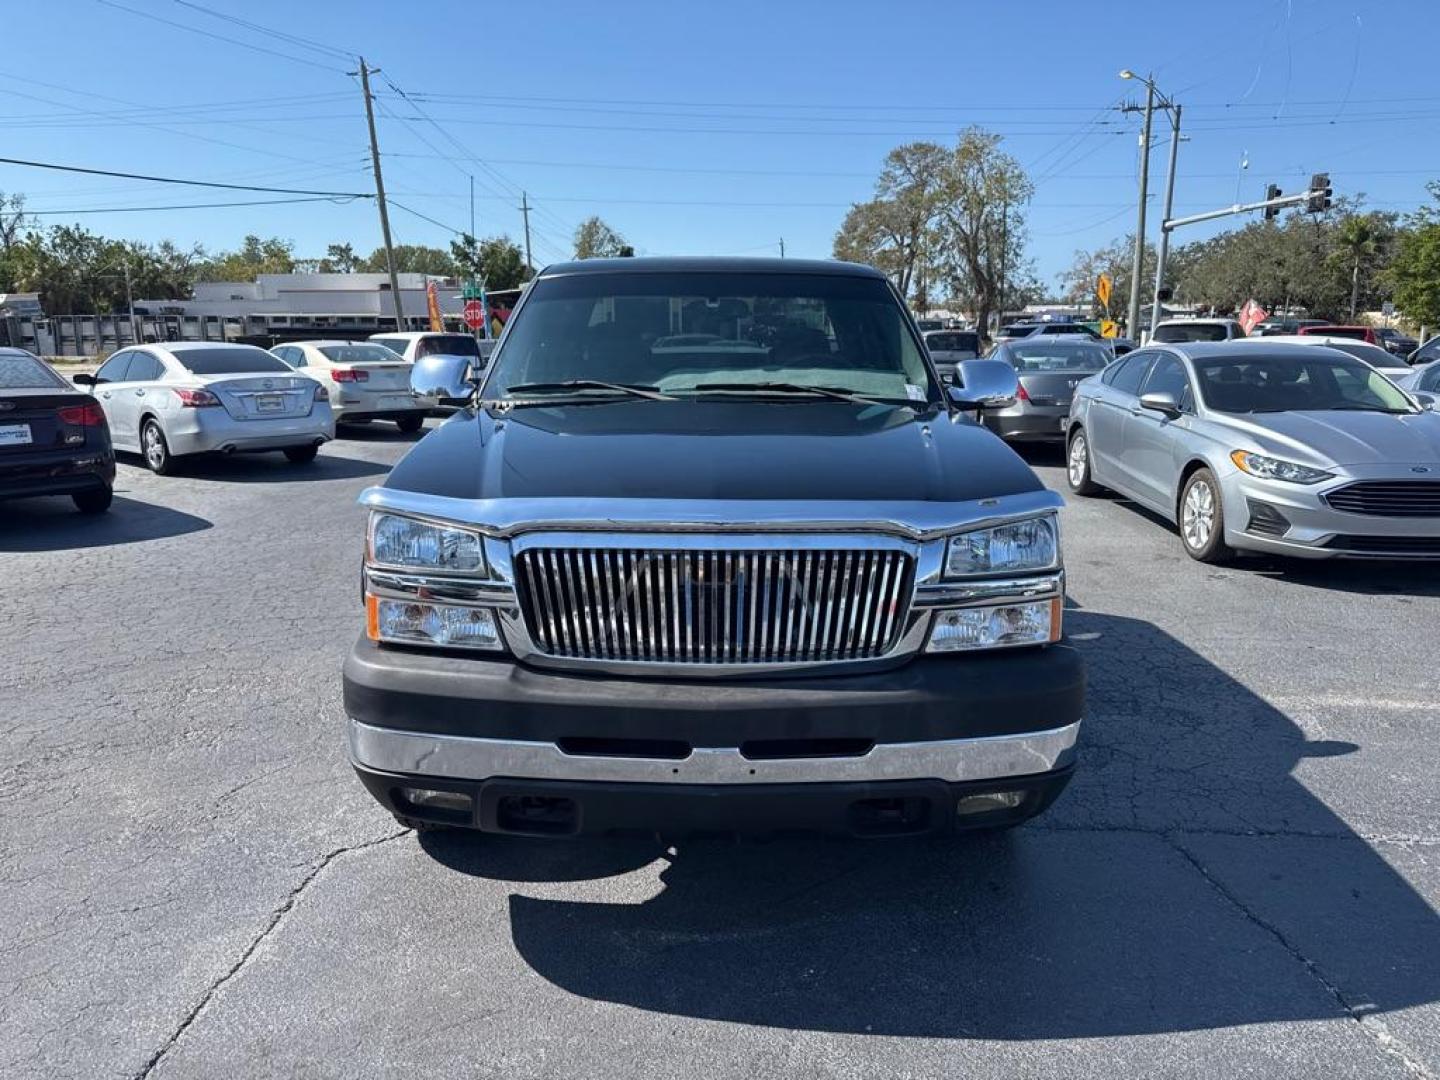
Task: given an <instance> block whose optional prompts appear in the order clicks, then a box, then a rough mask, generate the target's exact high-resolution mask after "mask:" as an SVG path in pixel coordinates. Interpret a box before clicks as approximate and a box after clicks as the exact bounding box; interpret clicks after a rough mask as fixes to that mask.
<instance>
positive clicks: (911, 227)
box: [834, 142, 949, 310]
mask: <svg viewBox="0 0 1440 1080" xmlns="http://www.w3.org/2000/svg"><path fill="white" fill-rule="evenodd" d="M948 162H949V152H948V151H947V150H946V149H945V148H944V147H943V146H940V145H938V144H936V143H930V142H915V143H906V144H905V145H904V146H897V147H896V148H895V149H894V150H891V151H890V153H889V154H887V155H886V156H885V163H884V165H883V166H882V167H881V170H880V176H879V178H878V179H877V180H876V181H875V198H874V199H872V200H870V201H869V202H864V203H856V204H855V205H854V206H852V207H851V208H850V211H849V212H848V213H847V214H846V215H845V220H844V221H843V222H842V223H841V225H840V231H839V232H838V233H836V235H835V244H834V252H835V257H836V258H837V259H845V260H847V261H849V262H861V263H866V264H868V265H870V266H873V267H875V268H876V269H877V270H880V271H882V272H883V273H885V274H886V275H887V276H888V277H889V278H890V280H891V281H893V282H894V283H895V288H896V289H898V290H899V292H900V295H901V296H904V297H906V298H907V299H910V300H911V302H912V303H913V304H914V305H915V306H916V308H917V309H919V310H924V309H925V308H926V307H928V306H929V300H930V295H931V292H932V289H933V284H934V282H935V280H936V278H937V277H939V276H941V275H940V273H939V266H938V263H937V260H936V258H935V254H936V250H935V249H936V246H937V245H936V240H937V238H936V235H935V226H936V221H937V217H938V214H939V209H940V207H939V199H940V194H941V191H942V190H943V188H944V186H945V182H946V169H947V165H948Z"/></svg>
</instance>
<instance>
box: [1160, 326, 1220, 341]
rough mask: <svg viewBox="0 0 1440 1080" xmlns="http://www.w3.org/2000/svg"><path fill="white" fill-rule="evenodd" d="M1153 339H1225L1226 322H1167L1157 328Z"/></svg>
mask: <svg viewBox="0 0 1440 1080" xmlns="http://www.w3.org/2000/svg"><path fill="white" fill-rule="evenodd" d="M1150 340H1152V341H1224V340H1225V324H1224V323H1167V324H1165V325H1163V326H1157V327H1156V328H1155V336H1154V337H1152V338H1151V339H1150Z"/></svg>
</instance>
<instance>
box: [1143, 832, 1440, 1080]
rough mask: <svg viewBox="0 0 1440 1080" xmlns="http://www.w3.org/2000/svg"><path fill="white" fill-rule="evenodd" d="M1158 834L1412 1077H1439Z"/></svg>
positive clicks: (1171, 838) (1166, 835) (1170, 838)
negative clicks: (1298, 965) (1292, 960)
mask: <svg viewBox="0 0 1440 1080" xmlns="http://www.w3.org/2000/svg"><path fill="white" fill-rule="evenodd" d="M1157 835H1159V836H1161V837H1162V838H1163V839H1164V840H1165V842H1166V843H1167V844H1168V845H1169V846H1170V847H1171V848H1173V849H1174V850H1175V851H1176V852H1178V853H1179V855H1180V857H1181V858H1183V859H1184V860H1185V861H1186V862H1187V863H1189V864H1190V865H1191V866H1192V867H1193V868H1194V869H1195V872H1196V873H1198V874H1199V875H1200V876H1201V877H1203V878H1204V879H1205V881H1206V882H1207V883H1209V885H1210V887H1211V888H1212V889H1214V890H1215V892H1216V893H1217V894H1219V895H1220V896H1221V897H1223V898H1224V899H1225V900H1227V901H1229V903H1230V904H1232V905H1233V906H1234V907H1235V909H1236V910H1237V911H1239V912H1240V914H1241V915H1243V916H1244V917H1245V918H1246V919H1247V920H1248V921H1249V922H1251V923H1252V924H1254V925H1255V926H1256V927H1258V928H1260V929H1261V930H1263V931H1265V932H1266V933H1268V934H1269V935H1270V936H1271V937H1273V938H1274V939H1275V941H1276V942H1277V943H1278V944H1279V945H1280V947H1281V948H1282V949H1284V950H1285V951H1286V952H1288V953H1289V954H1290V955H1291V956H1292V957H1293V958H1294V959H1295V960H1296V961H1297V962H1298V963H1299V964H1300V965H1301V966H1302V967H1304V969H1305V972H1306V974H1308V975H1309V976H1310V978H1311V979H1313V980H1314V981H1315V983H1316V984H1317V985H1318V986H1320V987H1321V988H1322V989H1323V990H1324V991H1325V992H1326V993H1327V994H1328V995H1329V996H1330V997H1331V998H1332V999H1333V1000H1334V1001H1335V1003H1336V1005H1338V1006H1339V1007H1340V1010H1341V1011H1342V1012H1343V1013H1344V1015H1345V1016H1348V1017H1349V1018H1350V1019H1351V1020H1353V1021H1355V1023H1356V1024H1357V1025H1359V1027H1360V1030H1361V1031H1362V1032H1364V1033H1365V1034H1366V1035H1367V1036H1369V1037H1370V1039H1372V1040H1373V1041H1374V1042H1375V1044H1376V1046H1378V1047H1379V1048H1380V1050H1381V1051H1382V1052H1383V1053H1385V1054H1388V1055H1389V1056H1391V1057H1393V1058H1395V1059H1396V1060H1398V1061H1399V1062H1400V1064H1401V1065H1403V1066H1404V1067H1405V1070H1406V1071H1407V1072H1408V1073H1409V1074H1410V1075H1411V1076H1415V1077H1418V1078H1420V1080H1437V1078H1436V1074H1435V1072H1434V1071H1433V1070H1431V1069H1430V1068H1429V1066H1427V1065H1426V1064H1425V1063H1424V1062H1423V1061H1421V1060H1420V1059H1419V1057H1417V1056H1416V1054H1415V1052H1414V1051H1413V1050H1411V1049H1410V1047H1408V1046H1407V1045H1406V1044H1405V1043H1404V1042H1402V1041H1401V1040H1400V1039H1397V1038H1396V1037H1395V1036H1394V1035H1392V1034H1391V1033H1390V1029H1389V1028H1388V1027H1386V1026H1385V1022H1384V1021H1383V1020H1381V1019H1380V1017H1379V1016H1377V1015H1375V1014H1374V1013H1370V1012H1367V1011H1366V1010H1365V1008H1364V1007H1363V1006H1360V1005H1355V1004H1353V1003H1352V1002H1351V1001H1350V999H1349V998H1348V997H1347V996H1346V994H1345V991H1344V990H1342V989H1340V987H1339V986H1337V985H1336V984H1335V983H1333V982H1331V981H1330V980H1329V979H1327V978H1326V977H1325V973H1324V972H1323V971H1321V970H1320V965H1319V964H1318V963H1317V962H1316V961H1314V960H1312V959H1310V957H1308V956H1306V955H1305V953H1304V952H1303V951H1302V950H1301V949H1300V947H1299V946H1297V945H1295V944H1294V943H1293V942H1291V941H1290V939H1289V938H1287V937H1286V936H1285V932H1284V931H1283V930H1281V929H1280V928H1279V927H1278V926H1276V925H1274V924H1273V923H1271V922H1269V921H1267V920H1266V919H1264V918H1262V917H1261V916H1260V915H1258V914H1256V913H1255V912H1254V911H1252V910H1250V907H1249V906H1248V905H1247V904H1246V903H1245V902H1244V901H1243V900H1241V899H1240V897H1239V896H1238V895H1236V894H1235V893H1234V892H1233V891H1232V890H1230V889H1228V888H1226V887H1225V885H1224V884H1222V883H1221V881H1220V879H1219V878H1217V877H1215V876H1214V875H1213V874H1211V873H1210V871H1209V870H1207V869H1206V868H1205V864H1204V863H1202V862H1201V861H1200V859H1199V857H1198V856H1196V855H1195V854H1194V853H1193V852H1192V851H1190V850H1189V849H1188V848H1186V847H1185V846H1184V845H1183V844H1181V843H1180V842H1179V841H1178V840H1177V839H1176V838H1175V834H1174V833H1173V832H1169V831H1167V832H1161V833H1158V834H1157Z"/></svg>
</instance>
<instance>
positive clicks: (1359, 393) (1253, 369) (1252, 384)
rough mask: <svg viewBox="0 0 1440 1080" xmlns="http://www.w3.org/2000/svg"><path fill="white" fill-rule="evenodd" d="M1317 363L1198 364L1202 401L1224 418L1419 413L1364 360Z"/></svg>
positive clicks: (1262, 359) (1273, 359) (1268, 359)
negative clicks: (1354, 412) (1257, 414)
mask: <svg viewBox="0 0 1440 1080" xmlns="http://www.w3.org/2000/svg"><path fill="white" fill-rule="evenodd" d="M1315 352H1316V353H1317V355H1316V356H1314V357H1306V358H1305V359H1303V360H1302V359H1297V358H1294V357H1290V356H1258V357H1255V358H1253V359H1251V358H1246V359H1244V360H1235V359H1232V358H1230V357H1223V358H1222V357H1216V358H1213V359H1205V360H1196V361H1195V362H1194V363H1195V374H1196V376H1197V377H1198V379H1199V383H1200V396H1201V398H1202V399H1203V400H1204V402H1205V404H1206V406H1207V407H1209V408H1211V409H1215V410H1217V411H1218V412H1229V413H1250V412H1291V411H1317V410H1332V409H1333V410H1367V411H1378V412H1405V413H1408V412H1414V411H1415V409H1414V407H1413V406H1412V405H1411V403H1410V400H1409V399H1408V398H1407V397H1406V396H1405V394H1404V393H1403V392H1402V391H1400V390H1399V389H1397V388H1396V387H1395V386H1394V385H1393V384H1392V383H1391V382H1390V381H1389V380H1388V379H1386V378H1385V376H1384V375H1381V374H1380V373H1379V372H1378V371H1376V370H1375V369H1374V368H1372V367H1370V365H1368V364H1362V363H1361V362H1360V361H1359V360H1352V359H1350V358H1349V357H1343V356H1338V355H1336V354H1334V353H1329V355H1318V354H1321V353H1326V352H1328V350H1322V349H1316V350H1315Z"/></svg>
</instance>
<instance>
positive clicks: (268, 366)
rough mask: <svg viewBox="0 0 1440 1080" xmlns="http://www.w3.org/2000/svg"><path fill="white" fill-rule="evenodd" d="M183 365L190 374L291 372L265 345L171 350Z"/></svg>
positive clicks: (286, 373) (287, 365)
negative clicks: (262, 346) (260, 347)
mask: <svg viewBox="0 0 1440 1080" xmlns="http://www.w3.org/2000/svg"><path fill="white" fill-rule="evenodd" d="M170 355H172V356H173V357H175V359H176V360H178V361H180V364H181V366H182V367H184V368H185V370H186V371H188V372H190V373H191V374H193V375H248V374H251V373H252V372H272V371H273V372H275V373H276V374H283V375H293V374H294V372H293V371H292V370H291V368H290V365H289V364H287V363H285V361H283V360H281V359H280V358H278V357H275V356H271V355H270V354H269V353H267V352H266V351H265V350H264V349H254V348H251V347H249V346H247V345H241V346H238V347H237V346H234V345H231V346H228V347H224V346H221V347H217V348H214V349H177V350H176V351H175V352H173V353H171V354H170Z"/></svg>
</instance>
